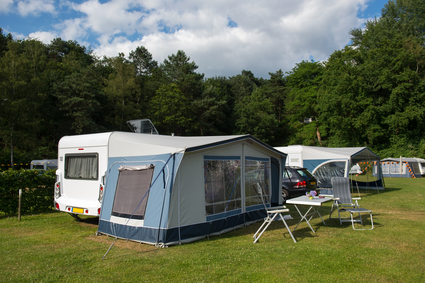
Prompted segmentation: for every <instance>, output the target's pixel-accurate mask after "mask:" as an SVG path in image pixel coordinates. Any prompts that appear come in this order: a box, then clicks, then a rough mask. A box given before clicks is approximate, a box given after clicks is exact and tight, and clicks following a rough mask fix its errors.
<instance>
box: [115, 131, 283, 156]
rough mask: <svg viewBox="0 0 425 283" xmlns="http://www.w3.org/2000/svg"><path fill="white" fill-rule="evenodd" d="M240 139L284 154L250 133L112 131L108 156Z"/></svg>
mask: <svg viewBox="0 0 425 283" xmlns="http://www.w3.org/2000/svg"><path fill="white" fill-rule="evenodd" d="M241 140H252V141H254V142H256V143H258V144H260V145H261V146H263V147H266V148H267V149H269V150H272V151H273V152H275V153H277V154H279V155H282V156H286V154H284V153H282V152H280V151H277V150H275V149H274V148H273V147H271V146H269V145H267V144H265V143H263V142H261V141H259V140H257V139H255V138H254V137H252V136H250V135H232V136H197V137H182V136H166V135H150V134H136V133H128V132H113V133H112V135H111V138H110V149H109V156H111V157H113V156H132V155H133V156H134V155H155V154H165V153H175V152H183V151H196V150H201V149H205V148H209V147H215V146H220V145H224V144H229V143H233V142H238V141H241Z"/></svg>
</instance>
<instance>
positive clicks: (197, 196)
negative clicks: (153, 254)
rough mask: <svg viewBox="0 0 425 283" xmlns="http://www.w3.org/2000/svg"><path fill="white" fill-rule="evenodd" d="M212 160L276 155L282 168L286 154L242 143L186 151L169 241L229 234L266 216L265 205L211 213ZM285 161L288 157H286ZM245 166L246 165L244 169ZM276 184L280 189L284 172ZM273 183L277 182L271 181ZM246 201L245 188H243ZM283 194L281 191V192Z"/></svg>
mask: <svg viewBox="0 0 425 283" xmlns="http://www.w3.org/2000/svg"><path fill="white" fill-rule="evenodd" d="M205 158H208V159H211V160H212V159H217V160H220V159H235V160H240V162H241V163H243V162H244V161H245V160H246V159H248V160H250V159H256V160H267V162H269V163H271V162H270V161H271V159H272V158H274V159H275V161H277V163H278V168H277V170H278V171H281V164H280V160H281V159H282V156H281V155H279V154H273V153H271V152H270V151H268V150H264V149H263V148H262V147H261V146H257V145H256V144H250V143H246V142H240V143H236V144H232V145H227V146H220V147H215V148H213V149H207V150H201V151H196V152H186V153H185V156H184V158H183V160H182V163H181V166H180V168H179V171H178V172H177V176H176V181H175V185H174V188H173V193H172V195H171V200H170V211H169V224H168V229H169V230H168V231H167V236H166V242H167V243H168V244H173V243H178V242H189V241H193V240H196V239H200V238H203V237H205V236H207V235H216V234H221V233H225V232H228V231H231V230H234V229H236V228H240V227H243V226H245V225H248V224H250V223H252V222H255V221H258V220H260V219H263V218H264V217H265V210H264V207H263V206H262V205H260V206H253V207H245V204H242V207H241V208H240V209H234V210H230V211H228V212H224V213H219V214H214V215H207V212H206V199H205V179H204V178H205V172H204V161H205V160H206V159H205ZM283 160H285V159H284V158H283ZM243 167H244V166H242V168H243ZM277 175H278V178H277V180H276V179H275V181H274V182H276V183H277V184H274V185H275V186H276V187H278V188H280V187H281V186H280V185H279V184H280V183H281V178H280V176H281V174H279V173H278V174H277ZM270 182H273V181H272V180H270ZM272 186H273V184H272ZM241 193H242V201H243V199H244V197H243V196H244V190H243V189H241ZM278 193H279V194H280V191H279V192H278Z"/></svg>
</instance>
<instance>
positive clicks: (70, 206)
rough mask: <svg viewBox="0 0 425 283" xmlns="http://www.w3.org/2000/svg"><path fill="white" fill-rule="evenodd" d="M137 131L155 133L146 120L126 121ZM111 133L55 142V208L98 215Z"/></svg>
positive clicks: (74, 212) (151, 125)
mask: <svg viewBox="0 0 425 283" xmlns="http://www.w3.org/2000/svg"><path fill="white" fill-rule="evenodd" d="M127 124H128V126H129V127H130V129H132V131H133V132H135V133H140V134H158V131H157V130H156V128H155V126H154V125H153V124H152V122H151V121H150V120H149V119H141V120H131V121H128V122H127ZM111 134H112V132H108V133H98V134H86V135H75V136H64V137H62V138H61V139H60V141H59V144H58V170H56V183H55V188H54V207H55V209H57V210H60V211H64V212H68V213H71V215H72V216H74V217H75V216H78V215H81V214H84V215H92V216H99V215H100V206H101V203H102V198H103V188H104V185H105V183H104V182H105V175H106V170H107V167H108V145H109V138H110V136H111Z"/></svg>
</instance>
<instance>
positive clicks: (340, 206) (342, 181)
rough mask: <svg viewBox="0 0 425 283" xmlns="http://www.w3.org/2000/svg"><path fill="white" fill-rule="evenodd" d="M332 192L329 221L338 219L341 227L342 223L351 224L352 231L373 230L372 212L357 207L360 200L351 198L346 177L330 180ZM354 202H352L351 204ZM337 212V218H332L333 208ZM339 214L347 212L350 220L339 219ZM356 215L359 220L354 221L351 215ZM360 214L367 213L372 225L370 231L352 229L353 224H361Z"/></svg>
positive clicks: (348, 181)
mask: <svg viewBox="0 0 425 283" xmlns="http://www.w3.org/2000/svg"><path fill="white" fill-rule="evenodd" d="M331 182H332V190H333V194H334V197H333V200H334V201H333V203H332V208H331V213H330V215H329V219H339V223H340V224H341V225H342V222H351V224H352V226H353V229H354V230H372V229H373V218H372V211H371V210H369V209H365V208H362V207H359V204H358V200H359V199H360V198H352V197H351V191H350V179H349V178H346V177H333V178H332V180H331ZM353 201H354V202H353ZM335 207H336V210H337V211H338V218H332V217H331V216H332V212H333V210H334V208H335ZM341 212H349V213H350V218H348V217H341ZM354 213H356V214H357V213H358V214H359V219H355V218H354V216H353V214H354ZM361 213H369V215H370V221H371V223H372V228H371V229H356V228H355V227H354V222H360V223H361V225H364V224H363V221H362V216H361Z"/></svg>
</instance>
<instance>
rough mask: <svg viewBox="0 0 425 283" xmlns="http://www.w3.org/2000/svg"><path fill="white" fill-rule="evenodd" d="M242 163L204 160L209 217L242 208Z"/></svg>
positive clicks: (208, 158) (206, 204) (225, 160)
mask: <svg viewBox="0 0 425 283" xmlns="http://www.w3.org/2000/svg"><path fill="white" fill-rule="evenodd" d="M240 173H241V162H240V160H238V159H236V158H229V159H226V158H223V157H219V158H214V157H205V158H204V186H205V208H206V213H207V215H213V214H217V213H222V212H227V211H230V210H234V209H240V208H241V183H240Z"/></svg>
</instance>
